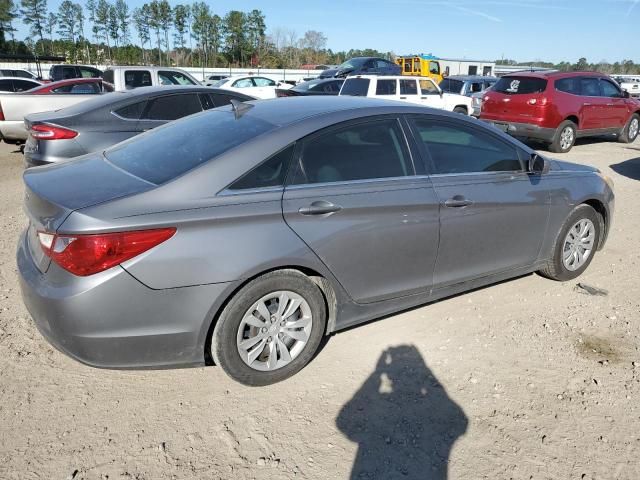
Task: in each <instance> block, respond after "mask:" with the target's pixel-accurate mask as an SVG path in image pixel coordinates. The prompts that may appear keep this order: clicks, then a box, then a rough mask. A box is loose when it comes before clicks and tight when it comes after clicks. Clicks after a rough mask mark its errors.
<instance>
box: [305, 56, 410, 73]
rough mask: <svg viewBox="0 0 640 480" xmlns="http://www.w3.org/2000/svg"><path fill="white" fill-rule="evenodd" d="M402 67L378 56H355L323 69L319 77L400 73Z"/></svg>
mask: <svg viewBox="0 0 640 480" xmlns="http://www.w3.org/2000/svg"><path fill="white" fill-rule="evenodd" d="M401 73H402V71H401V69H400V67H399V66H398V65H396V64H395V63H393V62H390V61H389V60H385V59H384V58H378V57H354V58H352V59H350V60H347V61H346V62H344V63H342V64H341V65H339V66H338V67H337V68H329V69H327V70H323V71H322V73H321V74H320V75H319V76H318V78H331V77H336V78H345V77H348V76H350V75H400V74H401Z"/></svg>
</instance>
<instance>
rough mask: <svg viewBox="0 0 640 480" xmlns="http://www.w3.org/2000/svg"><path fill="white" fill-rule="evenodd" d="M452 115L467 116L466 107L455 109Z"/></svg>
mask: <svg viewBox="0 0 640 480" xmlns="http://www.w3.org/2000/svg"><path fill="white" fill-rule="evenodd" d="M453 113H460V114H462V115H467V113H468V112H467V108H466V107H455V108H454V109H453Z"/></svg>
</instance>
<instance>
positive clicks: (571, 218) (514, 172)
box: [17, 97, 614, 385]
mask: <svg viewBox="0 0 640 480" xmlns="http://www.w3.org/2000/svg"><path fill="white" fill-rule="evenodd" d="M24 182H25V184H26V199H25V203H26V205H25V206H26V211H27V214H28V216H29V227H28V228H27V229H26V231H25V232H24V234H23V235H22V236H21V238H20V243H19V245H18V251H17V264H18V269H19V276H20V281H21V287H22V293H23V298H24V301H25V304H26V305H27V308H28V310H29V311H30V312H31V314H32V316H33V318H34V320H35V322H36V324H37V326H38V328H39V329H40V331H41V332H42V333H43V335H44V336H45V337H47V338H48V339H49V340H50V342H51V343H52V344H53V345H55V346H57V347H58V348H59V349H60V350H62V351H63V352H66V353H67V354H69V355H70V356H72V357H74V358H76V359H78V360H79V361H81V362H84V363H87V364H90V365H94V366H100V367H111V368H127V367H160V366H177V365H201V364H205V363H207V362H215V364H217V365H219V366H220V367H222V368H223V369H224V371H225V372H226V373H227V374H229V375H230V376H231V377H233V378H234V379H236V380H237V381H239V382H242V383H244V384H247V385H266V384H270V383H274V382H277V381H280V380H283V379H285V378H287V377H289V376H291V375H293V374H294V373H296V372H298V371H299V370H300V369H301V368H303V367H304V365H305V364H307V363H308V362H309V361H310V360H311V359H312V357H313V355H314V353H315V352H316V350H317V349H318V346H319V345H320V342H321V339H322V337H323V336H324V335H328V334H330V333H332V332H335V331H338V330H340V329H343V328H345V327H349V326H352V325H355V324H358V323H362V322H365V321H368V320H371V319H374V318H378V317H380V316H384V315H388V314H391V313H393V312H398V311H400V310H403V309H407V308H411V307H415V306H418V305H422V304H425V303H428V302H431V301H434V300H437V299H439V298H443V297H446V296H449V295H452V294H456V293H459V292H463V291H465V290H469V289H473V288H477V287H480V286H483V285H487V284H491V283H494V282H498V281H502V280H505V279H508V278H511V277H515V276H518V275H522V274H525V273H528V272H535V271H538V272H540V273H542V275H544V276H546V277H549V278H552V279H555V280H560V281H565V280H569V279H572V278H575V277H576V276H578V275H580V274H581V273H582V272H584V270H585V269H586V268H587V266H588V265H589V263H590V262H591V260H592V259H593V257H594V255H595V253H596V251H597V250H598V249H601V248H602V247H603V245H604V243H605V239H606V237H607V234H608V232H609V229H610V225H611V218H612V215H613V205H614V195H613V191H612V186H611V182H610V180H609V179H607V178H606V177H604V176H603V175H602V174H601V173H600V172H599V171H597V170H596V169H594V168H590V167H586V166H581V165H575V164H570V163H565V162H561V161H557V160H551V159H547V158H543V157H541V156H540V155H537V154H536V153H535V152H534V151H532V150H531V149H529V148H528V147H527V146H525V145H523V144H522V143H520V142H519V141H517V140H515V139H513V138H512V137H510V136H508V135H506V134H504V133H502V132H499V131H498V130H496V129H494V128H492V127H490V126H487V125H484V124H481V123H480V122H477V121H475V120H473V119H468V118H465V117H463V116H461V115H457V114H451V113H448V112H444V111H441V110H431V109H427V108H425V107H422V106H417V105H416V106H412V105H410V104H401V103H399V102H390V101H383V100H372V99H365V98H353V97H293V98H282V99H276V100H271V101H263V102H248V103H243V104H233V105H232V106H227V107H222V108H217V109H214V110H210V111H207V112H203V113H200V114H196V115H192V116H189V117H186V118H184V119H182V120H178V121H176V122H172V123H169V124H167V125H165V126H163V127H159V128H157V129H155V130H153V131H151V132H147V133H144V134H142V135H139V136H137V137H135V138H132V139H130V140H128V141H126V142H123V143H121V144H118V145H116V146H113V147H111V148H108V149H106V151H104V152H97V153H94V154H90V155H86V156H84V157H80V158H77V159H74V160H71V161H69V162H64V163H61V164H57V165H51V166H45V167H40V168H34V169H29V170H27V171H26V172H25V174H24Z"/></svg>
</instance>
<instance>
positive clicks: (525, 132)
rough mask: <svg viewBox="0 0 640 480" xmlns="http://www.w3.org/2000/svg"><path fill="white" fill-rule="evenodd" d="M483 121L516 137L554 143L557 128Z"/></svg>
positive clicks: (485, 119)
mask: <svg viewBox="0 0 640 480" xmlns="http://www.w3.org/2000/svg"><path fill="white" fill-rule="evenodd" d="M481 120H483V121H485V122H487V123H490V124H492V125H493V126H494V127H496V128H498V129H499V130H502V131H503V132H506V133H508V134H509V135H512V136H514V137H523V138H535V139H536V140H544V141H545V142H552V141H553V136H554V135H555V133H556V129H555V128H546V127H541V126H539V125H535V124H533V123H517V122H502V121H500V120H490V119H487V118H481Z"/></svg>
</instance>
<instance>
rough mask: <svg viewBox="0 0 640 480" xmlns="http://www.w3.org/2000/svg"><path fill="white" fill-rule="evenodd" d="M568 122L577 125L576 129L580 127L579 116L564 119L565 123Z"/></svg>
mask: <svg viewBox="0 0 640 480" xmlns="http://www.w3.org/2000/svg"><path fill="white" fill-rule="evenodd" d="M566 120H569V121H570V122H573V123H574V124H575V125H576V128H578V127H579V126H580V120H579V119H578V116H577V115H569V116H568V117H567V118H565V119H564V121H566Z"/></svg>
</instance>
